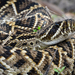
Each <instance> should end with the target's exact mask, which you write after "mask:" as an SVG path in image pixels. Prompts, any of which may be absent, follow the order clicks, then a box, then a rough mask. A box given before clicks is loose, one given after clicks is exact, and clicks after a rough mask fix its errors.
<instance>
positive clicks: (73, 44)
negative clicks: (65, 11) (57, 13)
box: [0, 0, 75, 75]
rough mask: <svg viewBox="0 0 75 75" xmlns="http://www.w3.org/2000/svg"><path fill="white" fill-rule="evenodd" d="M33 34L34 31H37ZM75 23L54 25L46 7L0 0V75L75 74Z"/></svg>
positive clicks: (32, 3) (60, 22) (56, 23)
mask: <svg viewBox="0 0 75 75" xmlns="http://www.w3.org/2000/svg"><path fill="white" fill-rule="evenodd" d="M38 26H39V27H41V29H40V30H38V31H37V32H33V30H34V29H38ZM74 34H75V21H74V20H73V19H67V20H64V21H58V22H53V21H52V19H51V15H50V13H49V11H48V9H47V8H46V7H43V6H42V5H41V4H39V3H37V2H33V1H31V0H0V75H43V74H44V73H45V71H46V70H47V68H48V66H49V64H50V62H51V60H52V59H53V56H54V53H55V51H56V50H57V52H56V54H55V57H54V59H53V61H52V63H51V67H50V70H49V73H48V75H57V73H56V72H55V71H54V68H56V69H58V68H62V67H63V66H66V68H65V69H64V70H63V72H61V73H60V75H75V39H74V38H71V37H72V35H74Z"/></svg>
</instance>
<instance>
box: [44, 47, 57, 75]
mask: <svg viewBox="0 0 75 75" xmlns="http://www.w3.org/2000/svg"><path fill="white" fill-rule="evenodd" d="M57 50H58V48H57V49H56V51H55V53H54V56H53V58H52V60H51V62H50V64H49V66H48V68H47V70H46V72H45V73H44V74H43V75H48V72H49V69H50V67H51V64H52V62H53V59H54V57H55V54H56V52H57Z"/></svg>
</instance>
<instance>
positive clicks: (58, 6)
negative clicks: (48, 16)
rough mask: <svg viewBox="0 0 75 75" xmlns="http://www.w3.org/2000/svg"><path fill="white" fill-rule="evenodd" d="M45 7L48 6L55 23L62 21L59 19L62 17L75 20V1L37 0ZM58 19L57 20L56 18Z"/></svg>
mask: <svg viewBox="0 0 75 75" xmlns="http://www.w3.org/2000/svg"><path fill="white" fill-rule="evenodd" d="M36 1H37V2H38V3H41V4H42V5H44V6H47V7H48V8H49V9H50V11H51V12H52V13H54V14H55V15H53V18H54V19H55V20H54V21H58V20H62V19H57V20H56V18H59V17H58V16H60V17H64V19H66V18H72V19H75V0H36ZM55 17H56V18H55Z"/></svg>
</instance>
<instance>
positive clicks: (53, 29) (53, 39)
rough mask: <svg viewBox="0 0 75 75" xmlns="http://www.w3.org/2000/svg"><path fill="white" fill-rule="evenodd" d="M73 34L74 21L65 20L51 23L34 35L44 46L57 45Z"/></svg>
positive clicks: (74, 30)
mask: <svg viewBox="0 0 75 75" xmlns="http://www.w3.org/2000/svg"><path fill="white" fill-rule="evenodd" d="M74 34H75V20H73V19H67V20H64V21H59V22H55V23H52V24H50V25H48V26H45V27H44V28H42V29H40V30H39V31H38V32H37V33H36V39H38V40H39V41H40V42H42V43H43V44H45V45H53V44H57V43H59V42H61V41H64V40H66V39H68V38H70V37H71V36H72V35H74Z"/></svg>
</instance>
